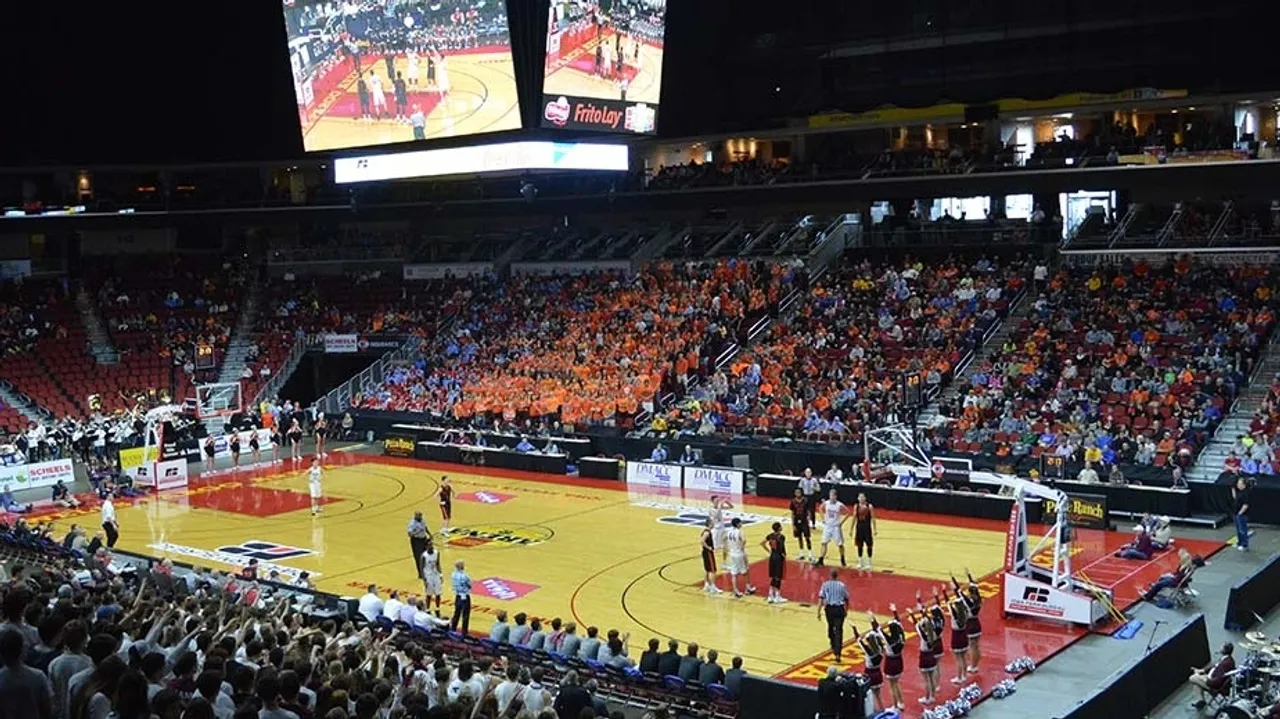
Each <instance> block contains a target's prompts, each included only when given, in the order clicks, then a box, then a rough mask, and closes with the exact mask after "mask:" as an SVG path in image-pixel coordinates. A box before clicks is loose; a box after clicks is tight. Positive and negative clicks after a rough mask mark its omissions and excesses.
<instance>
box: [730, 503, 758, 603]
mask: <svg viewBox="0 0 1280 719" xmlns="http://www.w3.org/2000/svg"><path fill="white" fill-rule="evenodd" d="M724 535H725V536H724V538H725V542H726V543H727V544H728V545H729V562H728V565H727V566H726V569H728V570H729V582H730V583H731V585H732V586H733V596H734V597H735V598H737V599H742V592H741V591H739V589H738V577H739V576H741V577H742V581H743V583H744V585H745V586H744V587H743V588H744V589H746V591H747V594H755V593H756V588H755V587H753V586H751V579H750V578H749V577H747V569H748V565H747V538H746V535H744V534H743V533H742V519H740V518H738V517H734V518H733V519H732V520H730V521H729V529H728V531H726V532H725V533H724Z"/></svg>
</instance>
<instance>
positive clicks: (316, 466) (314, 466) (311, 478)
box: [307, 458, 324, 517]
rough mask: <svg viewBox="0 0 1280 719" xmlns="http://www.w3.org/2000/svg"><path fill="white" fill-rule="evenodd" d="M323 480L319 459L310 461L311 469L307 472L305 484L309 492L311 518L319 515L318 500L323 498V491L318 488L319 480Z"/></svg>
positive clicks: (322, 469) (322, 470)
mask: <svg viewBox="0 0 1280 719" xmlns="http://www.w3.org/2000/svg"><path fill="white" fill-rule="evenodd" d="M322 479H324V468H323V467H321V466H320V459H319V458H316V459H313V460H311V469H310V470H308V471H307V484H308V485H309V488H310V490H311V516H313V517H314V516H316V515H317V514H320V498H321V497H323V496H324V491H323V490H322V489H321V487H320V482H321V480H322Z"/></svg>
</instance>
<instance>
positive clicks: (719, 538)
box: [707, 494, 733, 560]
mask: <svg viewBox="0 0 1280 719" xmlns="http://www.w3.org/2000/svg"><path fill="white" fill-rule="evenodd" d="M730 509H733V502H730V501H729V500H727V499H725V498H723V497H717V496H716V495H714V494H713V495H711V509H709V510H708V511H707V518H708V519H710V520H711V522H710V525H711V542H712V543H713V544H714V545H715V548H716V549H718V550H720V558H721V559H722V560H723V559H724V558H725V557H726V556H727V553H728V548H727V547H726V546H725V542H724V535H725V528H724V513H725V512H727V511H728V510H730Z"/></svg>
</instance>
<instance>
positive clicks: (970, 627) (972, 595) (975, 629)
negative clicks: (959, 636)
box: [964, 588, 982, 639]
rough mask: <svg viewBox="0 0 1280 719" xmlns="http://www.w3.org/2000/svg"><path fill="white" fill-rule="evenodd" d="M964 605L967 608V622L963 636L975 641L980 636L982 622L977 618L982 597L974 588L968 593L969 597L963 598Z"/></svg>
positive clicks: (980, 608) (980, 609)
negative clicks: (965, 635)
mask: <svg viewBox="0 0 1280 719" xmlns="http://www.w3.org/2000/svg"><path fill="white" fill-rule="evenodd" d="M965 604H967V605H968V606H969V620H968V621H966V622H965V626H964V629H965V634H967V635H968V637H969V638H970V639H977V638H979V637H981V636H982V620H981V619H979V618H978V613H979V612H981V611H982V595H981V594H978V590H977V589H976V588H973V589H972V590H971V591H970V592H969V596H968V597H966V598H965Z"/></svg>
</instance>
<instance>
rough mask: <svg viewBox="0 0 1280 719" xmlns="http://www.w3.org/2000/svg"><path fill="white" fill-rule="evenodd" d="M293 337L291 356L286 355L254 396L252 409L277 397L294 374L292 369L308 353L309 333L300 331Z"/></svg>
mask: <svg viewBox="0 0 1280 719" xmlns="http://www.w3.org/2000/svg"><path fill="white" fill-rule="evenodd" d="M293 337H294V341H293V347H292V348H291V349H290V350H289V354H287V355H285V358H284V362H281V363H280V366H279V367H278V368H276V371H275V372H274V373H273V374H272V375H271V378H270V379H268V380H267V381H266V383H265V384H263V385H262V387H260V388H259V389H258V394H256V395H254V398H253V403H252V404H251V405H250V406H251V407H257V406H258V405H260V404H262V401H263V400H265V399H266V398H268V397H274V396H276V394H277V393H278V392H279V391H280V390H281V389H282V388H283V387H284V384H285V382H287V381H289V375H291V374H293V370H292V369H290V368H292V367H297V366H298V362H300V361H301V360H302V356H303V355H304V354H306V353H307V333H306V332H304V331H302V330H298V331H297V332H296V333H295V334H294V336H293Z"/></svg>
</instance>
